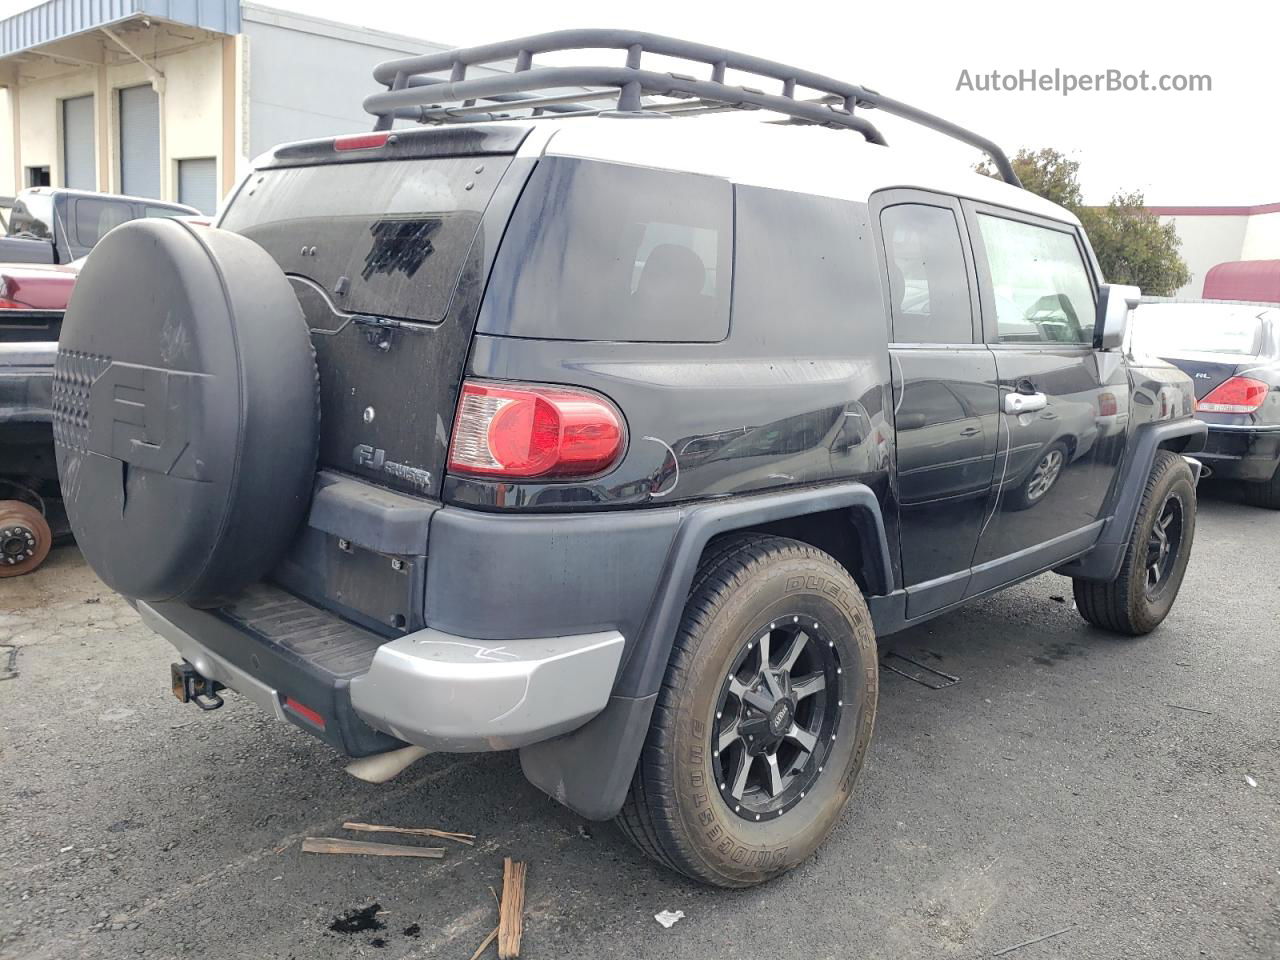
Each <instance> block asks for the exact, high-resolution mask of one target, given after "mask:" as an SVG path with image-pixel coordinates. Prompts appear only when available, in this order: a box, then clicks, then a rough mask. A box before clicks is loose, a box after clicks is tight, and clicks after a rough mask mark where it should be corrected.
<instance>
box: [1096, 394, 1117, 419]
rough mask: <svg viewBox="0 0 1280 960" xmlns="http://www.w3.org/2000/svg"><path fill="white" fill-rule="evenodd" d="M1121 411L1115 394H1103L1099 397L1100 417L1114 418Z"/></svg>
mask: <svg viewBox="0 0 1280 960" xmlns="http://www.w3.org/2000/svg"><path fill="white" fill-rule="evenodd" d="M1119 410H1120V406H1119V404H1117V403H1116V395H1115V394H1114V393H1103V394H1099V396H1098V416H1100V417H1114V416H1115V415H1116V414H1117V413H1118V412H1119Z"/></svg>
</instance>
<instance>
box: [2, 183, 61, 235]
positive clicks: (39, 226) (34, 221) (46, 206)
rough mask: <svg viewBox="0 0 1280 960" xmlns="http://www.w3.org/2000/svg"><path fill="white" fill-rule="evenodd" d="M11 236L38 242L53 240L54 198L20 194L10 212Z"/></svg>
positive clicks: (45, 195)
mask: <svg viewBox="0 0 1280 960" xmlns="http://www.w3.org/2000/svg"><path fill="white" fill-rule="evenodd" d="M9 236H11V237H27V238H34V239H36V240H50V239H52V238H53V197H51V196H49V195H48V194H45V193H20V194H18V199H17V200H16V201H15V202H14V204H13V209H12V210H11V211H10V212H9Z"/></svg>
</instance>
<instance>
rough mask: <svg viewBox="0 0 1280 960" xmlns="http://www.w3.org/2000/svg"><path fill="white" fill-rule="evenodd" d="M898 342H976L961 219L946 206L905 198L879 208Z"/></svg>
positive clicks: (894, 326) (895, 335)
mask: <svg viewBox="0 0 1280 960" xmlns="http://www.w3.org/2000/svg"><path fill="white" fill-rule="evenodd" d="M880 231H881V235H882V236H883V237H884V249H885V258H886V260H887V262H888V265H889V296H890V306H891V310H892V316H893V339H894V342H896V343H972V342H973V309H972V306H971V305H970V301H969V279H968V271H967V269H966V267H965V262H964V250H963V248H962V247H961V246H960V225H959V224H958V223H957V222H956V217H955V214H954V213H952V212H951V211H950V210H949V209H947V208H946V207H933V206H929V205H927V204H921V203H900V204H895V205H894V206H892V207H886V208H885V209H884V211H883V212H882V213H881V214H880Z"/></svg>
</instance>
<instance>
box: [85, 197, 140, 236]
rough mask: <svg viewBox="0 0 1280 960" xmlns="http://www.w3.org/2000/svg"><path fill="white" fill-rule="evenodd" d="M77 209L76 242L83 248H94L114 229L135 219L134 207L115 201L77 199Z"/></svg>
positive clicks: (87, 198)
mask: <svg viewBox="0 0 1280 960" xmlns="http://www.w3.org/2000/svg"><path fill="white" fill-rule="evenodd" d="M72 206H73V207H74V208H75V224H76V242H77V243H79V244H80V245H81V246H82V247H92V246H93V245H94V244H96V243H97V242H98V241H99V240H101V239H102V238H103V237H104V236H106V234H107V231H108V230H110V229H111V228H112V227H118V226H120V224H122V223H127V222H128V221H130V220H132V219H134V214H133V207H132V205H130V204H128V203H119V202H117V201H114V200H98V199H94V198H89V197H77V198H76V199H75V201H74V203H73V204H72Z"/></svg>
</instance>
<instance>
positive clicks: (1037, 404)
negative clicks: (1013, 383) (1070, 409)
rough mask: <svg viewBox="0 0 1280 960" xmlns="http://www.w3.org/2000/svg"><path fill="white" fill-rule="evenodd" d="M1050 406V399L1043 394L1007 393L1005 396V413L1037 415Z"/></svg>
mask: <svg viewBox="0 0 1280 960" xmlns="http://www.w3.org/2000/svg"><path fill="white" fill-rule="evenodd" d="M1048 405H1049V398H1048V397H1046V396H1045V395H1044V394H1043V393H1006V394H1005V395H1004V412H1005V413H1010V414H1018V413H1035V412H1036V411H1037V410H1043V409H1044V408H1045V407H1047V406H1048Z"/></svg>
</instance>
